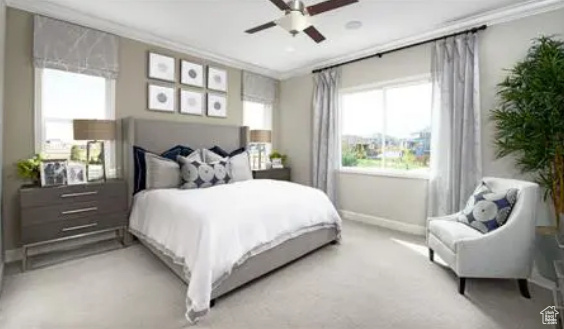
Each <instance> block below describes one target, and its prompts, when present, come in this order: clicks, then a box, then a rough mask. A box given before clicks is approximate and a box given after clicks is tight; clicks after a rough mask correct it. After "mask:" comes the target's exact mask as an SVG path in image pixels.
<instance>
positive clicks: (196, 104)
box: [180, 89, 205, 115]
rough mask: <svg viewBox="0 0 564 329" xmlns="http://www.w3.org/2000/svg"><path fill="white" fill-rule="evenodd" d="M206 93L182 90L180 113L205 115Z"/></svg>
mask: <svg viewBox="0 0 564 329" xmlns="http://www.w3.org/2000/svg"><path fill="white" fill-rule="evenodd" d="M204 103H205V100H204V93H202V92H200V91H194V90H184V89H181V90H180V113H182V114H192V115H203V114H204Z"/></svg>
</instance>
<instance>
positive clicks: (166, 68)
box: [149, 52, 176, 82]
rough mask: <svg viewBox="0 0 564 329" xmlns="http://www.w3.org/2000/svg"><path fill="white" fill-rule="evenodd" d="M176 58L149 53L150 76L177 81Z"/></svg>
mask: <svg viewBox="0 0 564 329" xmlns="http://www.w3.org/2000/svg"><path fill="white" fill-rule="evenodd" d="M175 75H176V59H175V58H174V57H170V56H165V55H160V54H157V53H152V52H150V53H149V78H150V79H157V80H162V81H169V82H175V80H176V79H175Z"/></svg>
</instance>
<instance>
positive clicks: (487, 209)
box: [472, 200, 497, 222]
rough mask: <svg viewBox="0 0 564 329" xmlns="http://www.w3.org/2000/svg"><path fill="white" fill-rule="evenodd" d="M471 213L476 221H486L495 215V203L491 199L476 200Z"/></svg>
mask: <svg viewBox="0 0 564 329" xmlns="http://www.w3.org/2000/svg"><path fill="white" fill-rule="evenodd" d="M472 215H473V216H474V218H475V219H476V220H477V221H480V222H487V221H490V220H492V219H494V218H495V217H496V216H497V205H496V204H495V203H493V202H491V201H485V200H482V201H478V203H476V206H475V207H474V211H472Z"/></svg>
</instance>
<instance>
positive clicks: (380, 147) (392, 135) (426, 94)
mask: <svg viewBox="0 0 564 329" xmlns="http://www.w3.org/2000/svg"><path fill="white" fill-rule="evenodd" d="M431 102H432V85H431V83H430V82H429V81H419V82H412V83H409V84H402V85H391V86H387V87H382V88H375V89H369V90H364V91H359V92H352V93H344V94H342V108H341V156H342V159H341V166H342V167H361V168H382V169H392V170H408V171H421V172H424V171H427V170H428V168H429V161H430V157H431Z"/></svg>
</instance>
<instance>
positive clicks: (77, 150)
mask: <svg viewBox="0 0 564 329" xmlns="http://www.w3.org/2000/svg"><path fill="white" fill-rule="evenodd" d="M70 160H71V161H76V162H86V149H84V148H81V147H80V146H79V145H73V146H72V147H71V154H70Z"/></svg>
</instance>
